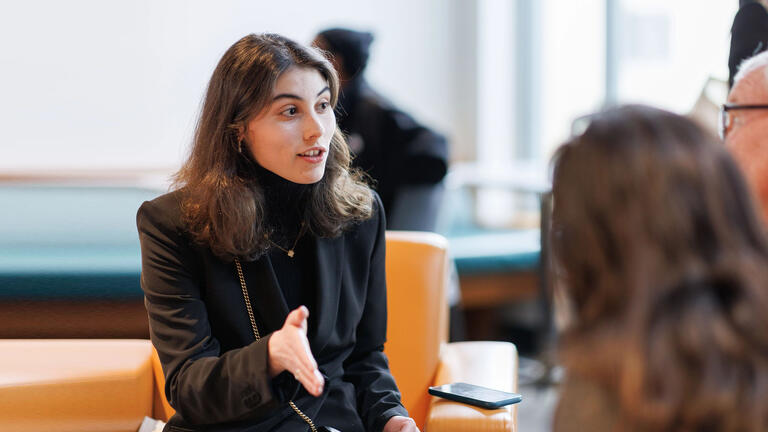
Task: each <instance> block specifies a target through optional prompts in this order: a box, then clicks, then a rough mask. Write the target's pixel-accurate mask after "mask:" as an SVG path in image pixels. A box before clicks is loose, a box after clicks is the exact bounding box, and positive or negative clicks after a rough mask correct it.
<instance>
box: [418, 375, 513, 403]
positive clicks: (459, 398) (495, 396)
mask: <svg viewBox="0 0 768 432" xmlns="http://www.w3.org/2000/svg"><path fill="white" fill-rule="evenodd" d="M429 394H431V395H432V396H438V397H441V398H444V399H448V400H452V401H456V402H463V403H466V404H470V405H474V406H478V407H480V408H485V409H496V408H501V407H503V406H506V405H510V404H516V403H519V402H520V401H522V400H523V396H522V395H520V394H517V393H508V392H504V391H501V390H494V389H490V388H488V387H481V386H477V385H474V384H467V383H462V382H457V383H451V384H443V385H441V386H435V387H430V388H429Z"/></svg>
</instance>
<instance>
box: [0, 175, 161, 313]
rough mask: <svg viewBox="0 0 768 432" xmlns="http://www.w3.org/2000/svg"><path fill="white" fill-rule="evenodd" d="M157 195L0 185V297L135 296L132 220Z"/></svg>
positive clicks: (115, 189)
mask: <svg viewBox="0 0 768 432" xmlns="http://www.w3.org/2000/svg"><path fill="white" fill-rule="evenodd" d="M159 194H160V192H158V191H155V190H149V189H141V188H129V187H76V186H55V185H29V184H23V185H3V186H0V204H1V205H2V208H3V209H4V210H5V211H4V212H2V214H0V300H20V299H30V300H43V299H47V300H56V299H59V300H64V299H102V300H104V299H108V300H122V299H141V297H142V293H141V288H140V285H139V277H140V272H141V256H140V250H139V240H138V234H137V233H136V222H135V215H136V210H137V209H138V207H139V206H140V205H141V203H142V202H143V201H145V200H148V199H152V198H154V197H155V196H157V195H159Z"/></svg>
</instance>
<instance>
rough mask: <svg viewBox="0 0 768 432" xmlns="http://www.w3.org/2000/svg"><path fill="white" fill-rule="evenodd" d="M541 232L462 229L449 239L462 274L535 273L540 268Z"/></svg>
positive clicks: (451, 249)
mask: <svg viewBox="0 0 768 432" xmlns="http://www.w3.org/2000/svg"><path fill="white" fill-rule="evenodd" d="M539 237H540V236H539V230H538V229H528V230H511V231H481V230H476V231H471V230H462V231H461V232H457V233H455V234H453V235H449V236H448V241H449V244H450V251H451V256H452V257H453V259H454V260H455V262H456V269H457V271H458V273H459V275H472V274H488V273H504V272H518V271H535V270H536V269H537V268H538V265H539V253H540V244H541V242H540V238H539Z"/></svg>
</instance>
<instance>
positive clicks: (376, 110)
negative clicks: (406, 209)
mask: <svg viewBox="0 0 768 432" xmlns="http://www.w3.org/2000/svg"><path fill="white" fill-rule="evenodd" d="M318 36H320V37H321V38H322V39H323V40H324V41H325V42H326V43H327V45H328V47H329V49H330V51H331V52H332V53H333V54H334V55H339V56H340V58H341V60H342V66H343V69H344V71H343V72H344V73H343V76H344V78H345V81H344V82H342V86H341V92H340V94H339V101H338V104H337V106H336V111H337V115H336V119H337V121H338V124H339V128H340V129H341V131H342V132H344V134H345V135H346V136H347V142H348V143H349V147H350V150H351V151H352V154H353V156H354V158H353V160H352V164H353V165H354V166H355V167H358V168H360V169H362V170H363V171H365V172H366V173H368V175H369V176H370V177H371V178H372V179H373V180H374V185H373V186H374V188H375V189H376V191H377V192H378V193H379V195H380V196H381V200H382V202H383V203H384V209H385V211H386V212H387V216H388V217H390V219H391V216H392V214H391V212H392V209H393V207H394V203H395V200H397V195H398V191H399V190H400V189H401V188H403V187H405V186H409V185H434V184H437V183H439V182H440V181H442V179H443V177H445V174H446V172H447V170H448V143H447V141H446V139H445V137H443V136H442V135H440V134H438V133H436V132H434V131H432V130H430V129H429V128H427V127H425V126H423V125H421V124H419V123H418V122H417V121H416V120H414V118H413V117H411V116H410V115H408V114H406V113H405V112H403V111H402V110H400V109H398V108H397V107H395V106H394V105H393V104H392V103H391V102H390V101H389V100H387V99H386V98H384V97H383V96H381V95H380V94H378V93H376V92H375V91H374V90H373V89H372V88H371V87H370V86H369V85H368V84H367V83H366V81H365V78H364V77H363V71H364V70H365V67H366V65H367V63H368V57H369V51H370V46H371V43H372V42H373V35H372V34H371V33H367V32H360V31H355V30H350V29H343V28H334V29H329V30H325V31H322V32H320V33H319V35H318Z"/></svg>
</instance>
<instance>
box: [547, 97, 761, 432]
mask: <svg viewBox="0 0 768 432" xmlns="http://www.w3.org/2000/svg"><path fill="white" fill-rule="evenodd" d="M553 168H554V171H553V203H554V204H553V205H554V207H553V213H552V250H553V256H554V258H555V265H556V267H558V268H559V271H560V272H561V275H560V276H561V277H562V285H563V286H564V287H565V290H566V292H567V294H568V296H569V297H570V299H571V301H572V306H573V311H572V312H573V314H574V322H573V323H572V325H571V326H570V328H568V329H567V330H566V331H565V332H564V335H563V339H562V346H561V348H562V349H561V351H560V352H561V354H562V361H563V364H564V366H565V367H566V370H567V371H568V373H569V374H573V376H577V377H580V378H581V379H586V380H588V382H591V383H593V384H596V385H597V386H599V388H601V389H602V390H603V391H604V392H606V394H607V395H608V396H609V398H612V399H613V400H615V402H616V404H617V406H618V407H619V412H618V413H616V414H617V415H618V417H617V422H618V423H617V424H616V425H615V429H614V430H619V431H638V430H646V431H673V430H674V431H765V430H768V243H767V242H766V237H765V233H764V228H763V226H762V225H761V222H760V219H759V217H758V216H757V213H756V212H755V209H754V206H753V203H752V201H751V199H750V196H749V192H748V189H747V187H746V185H745V182H744V180H743V178H742V175H741V173H740V172H739V170H738V168H737V167H736V165H735V163H734V162H733V161H732V160H731V157H730V156H729V155H728V154H727V153H726V150H725V149H724V148H723V146H722V144H721V143H720V142H718V141H717V140H716V139H715V138H714V137H712V136H709V135H708V134H707V133H706V132H704V131H703V130H702V129H701V128H700V127H698V126H697V125H696V124H694V123H693V122H692V121H690V120H688V119H686V118H684V117H681V116H678V115H675V114H672V113H668V112H665V111H662V110H658V109H653V108H649V107H641V106H628V107H622V108H616V109H611V110H608V111H606V112H603V113H601V114H598V115H597V116H596V117H594V118H593V120H592V121H591V124H590V125H589V127H588V128H587V129H586V132H584V134H582V135H581V136H578V137H576V138H574V139H572V140H571V141H570V142H567V143H566V144H564V145H563V146H562V147H561V148H560V149H559V150H558V151H557V153H556V155H555V157H554V158H553Z"/></svg>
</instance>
